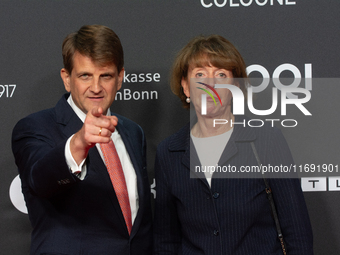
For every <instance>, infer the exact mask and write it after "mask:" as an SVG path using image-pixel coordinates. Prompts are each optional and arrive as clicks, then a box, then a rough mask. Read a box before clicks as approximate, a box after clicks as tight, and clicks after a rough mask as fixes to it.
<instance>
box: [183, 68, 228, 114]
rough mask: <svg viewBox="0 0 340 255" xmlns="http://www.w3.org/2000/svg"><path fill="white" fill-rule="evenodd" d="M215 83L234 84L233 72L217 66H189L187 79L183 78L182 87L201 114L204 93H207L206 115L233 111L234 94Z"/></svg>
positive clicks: (197, 111)
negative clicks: (216, 86) (232, 100)
mask: <svg viewBox="0 0 340 255" xmlns="http://www.w3.org/2000/svg"><path fill="white" fill-rule="evenodd" d="M215 84H233V74H232V72H231V71H230V70H226V69H223V68H218V67H215V66H203V67H190V66H189V70H188V76H187V79H185V78H182V87H183V91H184V94H185V95H186V96H187V97H190V100H191V102H192V104H193V106H194V107H195V110H196V113H197V114H201V108H202V107H201V105H202V94H206V101H207V114H206V117H216V116H223V115H224V114H226V113H227V114H229V113H230V112H231V99H232V94H231V93H230V91H229V90H228V89H225V88H217V89H215V88H214V87H215ZM207 91H208V92H210V94H211V95H212V96H213V98H212V97H211V96H210V95H209V93H208V92H207ZM215 92H216V93H215ZM218 96H219V97H220V98H218ZM220 100H221V101H220ZM221 103H222V104H221Z"/></svg>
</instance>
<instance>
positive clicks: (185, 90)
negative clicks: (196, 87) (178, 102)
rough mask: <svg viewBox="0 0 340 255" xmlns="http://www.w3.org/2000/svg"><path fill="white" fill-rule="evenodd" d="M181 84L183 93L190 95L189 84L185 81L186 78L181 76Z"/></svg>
mask: <svg viewBox="0 0 340 255" xmlns="http://www.w3.org/2000/svg"><path fill="white" fill-rule="evenodd" d="M181 85H182V88H183V92H184V94H185V95H186V96H187V97H190V86H189V82H188V81H187V79H186V78H184V77H182V80H181Z"/></svg>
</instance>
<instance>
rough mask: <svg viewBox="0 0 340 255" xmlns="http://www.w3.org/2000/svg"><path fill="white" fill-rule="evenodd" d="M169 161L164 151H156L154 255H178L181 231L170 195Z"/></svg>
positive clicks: (173, 201)
mask: <svg viewBox="0 0 340 255" xmlns="http://www.w3.org/2000/svg"><path fill="white" fill-rule="evenodd" d="M170 161H171V160H170V159H169V155H167V153H165V149H164V150H162V149H160V148H159V149H158V151H157V155H156V163H155V179H156V201H155V221H154V253H153V254H154V255H165V254H167V255H170V254H178V252H179V248H180V244H181V239H182V237H181V229H180V223H179V220H178V217H177V210H176V204H175V200H174V197H173V196H172V194H171V184H170V182H171V180H169V176H167V173H169V171H170V169H171V162H170Z"/></svg>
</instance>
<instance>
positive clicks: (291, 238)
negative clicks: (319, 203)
mask: <svg viewBox="0 0 340 255" xmlns="http://www.w3.org/2000/svg"><path fill="white" fill-rule="evenodd" d="M272 131H273V134H272V136H271V139H270V145H269V146H270V147H269V149H267V158H266V159H265V160H266V162H268V163H270V164H273V165H274V164H275V165H281V164H282V165H286V166H288V165H291V164H294V160H293V158H292V155H291V152H290V149H289V147H288V144H287V142H286V140H285V138H284V137H283V135H282V133H281V131H280V130H278V129H274V130H272ZM296 177H297V176H296ZM268 181H269V184H270V187H271V189H272V192H273V197H274V202H275V205H276V209H277V213H278V218H279V221H280V225H281V229H282V234H283V237H284V240H285V242H286V245H287V254H290V255H294V254H296V255H298V254H299V255H304V254H305V255H310V254H313V234H312V228H311V224H310V220H309V215H308V211H307V207H306V203H305V200H304V196H303V193H302V190H301V185H300V180H299V179H298V178H289V179H284V178H280V179H269V180H268Z"/></svg>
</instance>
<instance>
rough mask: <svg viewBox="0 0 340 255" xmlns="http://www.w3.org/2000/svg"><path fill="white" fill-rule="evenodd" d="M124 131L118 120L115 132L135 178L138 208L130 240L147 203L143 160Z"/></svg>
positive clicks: (125, 128) (122, 123)
mask: <svg viewBox="0 0 340 255" xmlns="http://www.w3.org/2000/svg"><path fill="white" fill-rule="evenodd" d="M126 130H127V127H125V126H124V121H123V120H122V119H120V118H119V120H118V125H117V131H118V132H119V134H120V136H121V138H122V140H123V142H124V145H125V148H126V150H127V152H128V154H129V157H130V159H131V162H132V165H133V168H134V170H135V173H136V176H137V191H138V199H139V208H138V212H137V215H136V218H135V220H134V223H133V225H132V230H131V234H130V238H133V236H134V235H135V234H136V233H137V230H138V229H139V225H140V223H141V220H142V218H143V212H144V205H145V204H146V203H147V201H146V202H145V196H144V190H145V187H144V182H143V174H142V171H143V170H144V171H146V169H143V167H144V166H143V164H142V163H140V162H141V161H142V160H143V159H142V158H140V156H139V155H138V154H136V152H135V148H136V146H133V145H134V144H135V142H134V141H132V140H131V138H130V136H129V133H128V132H126ZM140 154H141V153H140ZM119 209H120V207H119ZM122 215H123V214H122ZM123 220H124V218H123ZM124 224H125V221H124Z"/></svg>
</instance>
